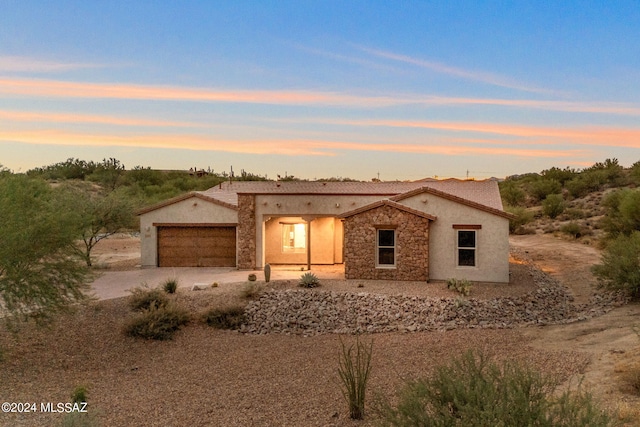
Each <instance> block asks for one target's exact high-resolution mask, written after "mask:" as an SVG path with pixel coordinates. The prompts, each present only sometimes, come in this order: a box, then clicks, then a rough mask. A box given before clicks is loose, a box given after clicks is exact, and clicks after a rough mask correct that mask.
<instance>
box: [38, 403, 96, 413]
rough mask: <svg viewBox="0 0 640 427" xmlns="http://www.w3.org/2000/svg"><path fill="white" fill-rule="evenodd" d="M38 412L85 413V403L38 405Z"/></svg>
mask: <svg viewBox="0 0 640 427" xmlns="http://www.w3.org/2000/svg"><path fill="white" fill-rule="evenodd" d="M40 412H61V413H70V412H87V402H74V403H71V402H67V403H62V402H60V403H53V402H46V403H44V402H43V403H40Z"/></svg>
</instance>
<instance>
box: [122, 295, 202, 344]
mask: <svg viewBox="0 0 640 427" xmlns="http://www.w3.org/2000/svg"><path fill="white" fill-rule="evenodd" d="M188 322H189V313H188V312H187V310H185V309H184V308H182V307H179V306H177V305H175V304H169V303H167V304H165V305H163V306H155V305H152V306H150V307H149V308H147V309H144V310H142V311H141V312H140V313H138V314H136V316H135V317H133V318H132V319H131V320H130V321H129V322H128V323H127V324H126V325H125V332H126V333H127V334H128V335H130V336H132V337H137V338H144V339H152V340H168V339H171V338H173V334H174V333H175V332H176V331H178V330H179V329H180V327H181V326H183V325H186V324H187V323H188Z"/></svg>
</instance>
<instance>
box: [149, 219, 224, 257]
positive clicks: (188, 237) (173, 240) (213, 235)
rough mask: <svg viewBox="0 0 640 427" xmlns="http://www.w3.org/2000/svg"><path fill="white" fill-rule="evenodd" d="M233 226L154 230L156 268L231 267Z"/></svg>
mask: <svg viewBox="0 0 640 427" xmlns="http://www.w3.org/2000/svg"><path fill="white" fill-rule="evenodd" d="M235 265H236V229H235V227H213V226H202V227H198V226H196V227H181V226H170V227H169V226H166V227H164V226H163V227H158V266H160V267H235Z"/></svg>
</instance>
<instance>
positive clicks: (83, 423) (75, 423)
mask: <svg viewBox="0 0 640 427" xmlns="http://www.w3.org/2000/svg"><path fill="white" fill-rule="evenodd" d="M86 402H87V389H86V388H85V387H83V386H78V387H76V388H75V389H74V390H73V393H72V394H71V403H73V404H74V405H76V404H77V405H78V406H77V408H78V409H79V410H84V411H86V412H70V413H67V414H65V416H64V418H63V419H62V422H61V423H60V425H61V426H62V427H93V426H97V425H98V422H97V420H96V418H95V413H89V408H88V406H86ZM92 412H93V411H92Z"/></svg>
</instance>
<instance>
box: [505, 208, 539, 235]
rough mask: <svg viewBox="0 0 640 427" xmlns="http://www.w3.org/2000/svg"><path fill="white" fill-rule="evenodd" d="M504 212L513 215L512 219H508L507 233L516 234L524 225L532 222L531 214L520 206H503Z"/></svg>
mask: <svg viewBox="0 0 640 427" xmlns="http://www.w3.org/2000/svg"><path fill="white" fill-rule="evenodd" d="M504 210H505V211H507V212H509V213H510V214H513V215H515V217H514V218H509V233H511V234H514V233H515V234H517V233H519V230H520V229H521V228H522V227H523V226H524V225H525V224H528V223H530V222H531V221H533V213H531V212H530V211H528V210H526V209H525V208H523V207H520V206H515V207H514V206H505V208H504Z"/></svg>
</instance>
